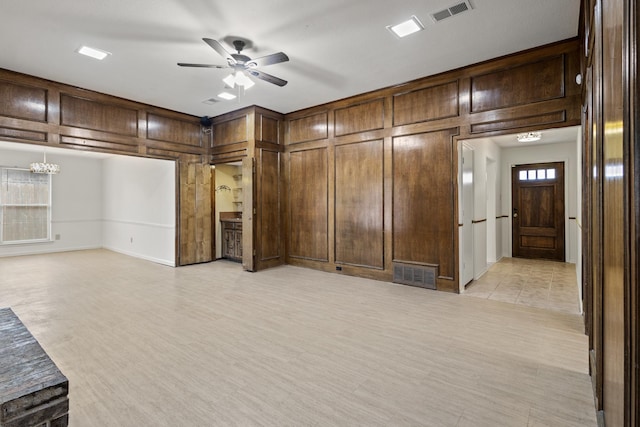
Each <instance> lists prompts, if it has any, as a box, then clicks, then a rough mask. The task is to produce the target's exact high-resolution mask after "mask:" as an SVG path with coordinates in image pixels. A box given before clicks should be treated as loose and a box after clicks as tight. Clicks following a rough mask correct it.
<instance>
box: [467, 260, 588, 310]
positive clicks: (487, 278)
mask: <svg viewBox="0 0 640 427" xmlns="http://www.w3.org/2000/svg"><path fill="white" fill-rule="evenodd" d="M463 295H466V296H471V297H476V298H484V299H490V300H494V301H502V302H509V303H513V304H519V305H526V306H529V307H537V308H546V309H549V310H555V311H561V312H564V313H571V314H578V313H579V312H580V303H579V296H578V287H577V284H576V265H575V264H570V263H564V262H555V261H545V260H535V259H524V258H506V257H505V258H502V259H501V260H500V261H498V262H497V263H495V264H494V265H493V266H491V268H490V269H489V271H488V272H486V273H485V274H484V275H483V276H482V277H480V279H478V280H474V281H473V282H471V283H470V284H469V285H468V286H467V288H466V289H465V292H464V293H463Z"/></svg>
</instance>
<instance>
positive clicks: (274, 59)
mask: <svg viewBox="0 0 640 427" xmlns="http://www.w3.org/2000/svg"><path fill="white" fill-rule="evenodd" d="M288 60H289V57H288V56H287V55H286V54H284V53H283V52H278V53H273V54H271V55H266V56H262V57H260V58H256V59H252V60H251V61H249V62H247V66H248V67H264V66H265V65H271V64H278V63H280V62H286V61H288Z"/></svg>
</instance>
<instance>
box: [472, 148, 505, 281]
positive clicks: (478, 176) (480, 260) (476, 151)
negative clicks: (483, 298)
mask: <svg viewBox="0 0 640 427" xmlns="http://www.w3.org/2000/svg"><path fill="white" fill-rule="evenodd" d="M466 143H468V144H469V145H471V146H472V147H473V191H474V200H473V204H474V206H473V219H474V221H481V222H477V223H475V224H473V242H474V250H473V252H474V261H473V265H474V274H473V275H474V278H475V279H478V278H480V276H482V275H483V274H484V273H485V272H486V271H487V269H488V268H489V265H490V264H489V262H490V261H491V262H493V261H496V260H499V259H500V258H502V254H503V252H504V250H503V241H502V236H501V234H502V228H503V227H501V222H504V221H503V220H502V219H496V218H495V217H496V216H501V213H500V212H501V193H500V189H501V186H500V183H501V181H502V177H501V174H502V168H500V167H496V168H495V169H496V170H495V172H496V173H495V182H494V183H495V185H492V186H491V187H489V184H488V183H489V180H488V179H489V177H488V176H487V164H491V163H492V162H495V164H496V165H500V164H501V151H500V147H498V146H497V145H496V144H495V143H493V142H492V141H490V140H488V139H476V140H473V139H472V140H468V141H466ZM490 194H493V197H488V195H490ZM489 198H490V199H491V200H495V206H492V207H488V206H487V200H488V199H489ZM487 213H490V214H492V215H493V219H492V221H494V224H495V227H488V225H489V224H488V221H487V220H488V219H489V218H487ZM488 228H489V229H495V233H492V235H488V234H487V231H488ZM489 239H491V244H488V242H489ZM488 248H489V249H490V250H491V251H492V253H488V252H487V251H488V250H489V249H488ZM494 252H495V253H494Z"/></svg>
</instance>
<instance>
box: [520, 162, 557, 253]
mask: <svg viewBox="0 0 640 427" xmlns="http://www.w3.org/2000/svg"><path fill="white" fill-rule="evenodd" d="M511 171H512V172H511V189H512V207H513V212H512V220H513V221H512V224H513V230H512V231H513V233H512V236H513V247H512V255H513V256H514V257H520V258H545V259H552V260H556V261H564V259H565V256H564V163H562V162H558V163H536V164H528V165H517V166H514V167H513V168H512V169H511Z"/></svg>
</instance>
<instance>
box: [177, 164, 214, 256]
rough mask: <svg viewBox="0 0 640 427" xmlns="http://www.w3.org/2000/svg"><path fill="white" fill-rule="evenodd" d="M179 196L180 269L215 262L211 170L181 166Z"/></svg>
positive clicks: (201, 165)
mask: <svg viewBox="0 0 640 427" xmlns="http://www.w3.org/2000/svg"><path fill="white" fill-rule="evenodd" d="M178 167H179V175H178V177H179V181H178V191H179V195H180V199H179V200H180V210H179V214H180V216H179V218H180V220H179V224H180V232H179V233H180V234H179V256H178V265H188V264H196V263H200V262H209V261H211V260H212V254H211V247H212V246H211V238H212V232H211V166H210V165H209V164H206V163H204V164H203V163H182V162H179V163H178Z"/></svg>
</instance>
